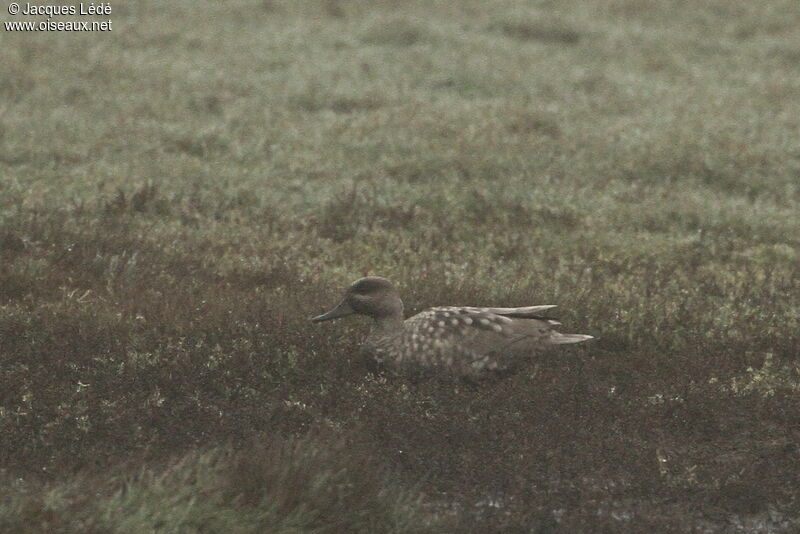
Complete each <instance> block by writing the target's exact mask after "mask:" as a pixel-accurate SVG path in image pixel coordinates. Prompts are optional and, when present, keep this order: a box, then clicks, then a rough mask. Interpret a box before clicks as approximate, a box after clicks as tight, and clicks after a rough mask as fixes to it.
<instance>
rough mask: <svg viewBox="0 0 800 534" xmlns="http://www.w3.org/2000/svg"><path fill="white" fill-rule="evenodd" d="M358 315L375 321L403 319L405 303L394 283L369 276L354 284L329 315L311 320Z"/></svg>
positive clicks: (326, 319) (316, 321) (317, 321)
mask: <svg viewBox="0 0 800 534" xmlns="http://www.w3.org/2000/svg"><path fill="white" fill-rule="evenodd" d="M354 313H358V314H361V315H366V316H368V317H372V318H373V319H378V320H380V319H385V318H398V317H399V318H400V319H401V320H402V318H403V301H401V300H400V297H399V296H398V294H397V291H395V289H394V286H393V285H392V283H391V282H390V281H389V280H387V279H386V278H381V277H380V276H367V277H366V278H361V279H360V280H356V281H355V282H353V283H352V284H351V285H350V287H349V288H347V291H346V292H345V294H344V298H343V299H342V301H341V302H340V303H339V304H337V305H336V307H335V308H333V309H332V310H331V311H329V312H328V313H323V314H322V315H318V316H316V317H312V318H311V322H313V323H319V322H322V321H328V320H330V319H338V318H339V317H344V316H345V315H351V314H354Z"/></svg>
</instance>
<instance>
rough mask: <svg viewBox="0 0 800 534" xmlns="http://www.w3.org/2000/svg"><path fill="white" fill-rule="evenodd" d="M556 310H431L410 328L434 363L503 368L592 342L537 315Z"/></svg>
mask: <svg viewBox="0 0 800 534" xmlns="http://www.w3.org/2000/svg"><path fill="white" fill-rule="evenodd" d="M553 307H554V306H529V307H526V308H474V307H442V308H430V309H428V310H425V311H423V312H421V313H419V314H417V315H415V316H413V317H411V318H410V319H408V320H407V321H406V330H407V332H409V334H410V336H411V337H412V339H414V340H415V342H416V343H419V347H420V349H421V350H420V351H419V352H420V353H421V354H424V355H425V356H423V357H424V358H429V359H431V361H430V362H429V363H438V364H443V365H450V366H456V367H463V366H468V367H471V368H474V369H475V370H480V369H483V368H488V369H493V368H500V367H503V366H504V365H503V362H502V360H504V359H505V358H506V357H509V356H513V355H518V354H523V353H530V352H531V351H534V350H536V349H540V348H543V347H545V346H548V345H555V344H562V343H579V342H581V341H586V340H587V339H591V336H583V335H577V334H560V333H558V332H556V331H555V330H553V327H554V326H556V325H559V324H560V323H559V322H558V321H554V320H552V319H546V318H543V317H539V316H538V314H539V313H541V312H542V311H546V310H547V309H551V308H553ZM495 310H498V311H502V312H503V313H497V312H496V311H495Z"/></svg>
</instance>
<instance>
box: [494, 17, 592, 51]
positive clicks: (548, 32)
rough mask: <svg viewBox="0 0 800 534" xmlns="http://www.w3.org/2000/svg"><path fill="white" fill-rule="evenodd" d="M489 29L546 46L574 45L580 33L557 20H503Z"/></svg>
mask: <svg viewBox="0 0 800 534" xmlns="http://www.w3.org/2000/svg"><path fill="white" fill-rule="evenodd" d="M491 29H493V30H495V31H499V32H501V33H502V34H503V35H505V36H506V37H509V38H511V39H516V40H518V41H539V42H542V43H548V44H563V45H574V44H577V43H578V42H580V40H581V38H582V37H583V35H582V33H581V32H580V31H579V30H577V29H575V28H573V27H571V26H569V25H567V24H566V23H564V22H562V21H558V20H537V21H532V20H505V21H501V22H496V23H494V24H492V26H491Z"/></svg>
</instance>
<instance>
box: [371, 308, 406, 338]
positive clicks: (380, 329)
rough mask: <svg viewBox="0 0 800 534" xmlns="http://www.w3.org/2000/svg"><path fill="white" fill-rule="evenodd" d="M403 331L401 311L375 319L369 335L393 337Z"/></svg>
mask: <svg viewBox="0 0 800 534" xmlns="http://www.w3.org/2000/svg"><path fill="white" fill-rule="evenodd" d="M402 330H403V311H402V310H400V311H399V312H397V313H392V314H391V315H383V316H381V317H375V318H374V320H373V321H372V329H371V332H370V334H372V335H377V336H393V335H396V334H398V333H400V332H401V331H402Z"/></svg>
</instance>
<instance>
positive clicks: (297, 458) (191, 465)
mask: <svg viewBox="0 0 800 534" xmlns="http://www.w3.org/2000/svg"><path fill="white" fill-rule="evenodd" d="M344 451H345V446H344V444H343V443H342V442H341V441H340V440H339V439H338V438H336V437H333V438H331V437H328V438H323V437H321V436H319V435H318V436H316V437H311V436H308V437H305V438H302V439H288V440H282V439H278V438H275V437H273V438H267V437H264V438H263V440H262V441H259V442H255V443H253V445H252V446H251V447H248V448H246V449H239V450H237V449H234V448H232V447H225V448H217V449H213V450H210V451H205V452H192V453H190V454H188V455H185V456H183V457H182V458H180V459H178V460H174V461H170V462H167V464H166V465H165V466H164V467H162V468H150V469H143V470H141V471H140V472H139V473H138V474H136V475H133V476H131V475H128V474H125V473H121V472H119V470H117V471H115V472H112V473H111V474H95V475H91V476H84V477H81V478H79V479H76V480H74V481H72V482H68V483H49V484H48V483H25V482H20V481H17V482H16V483H14V482H13V481H11V483H6V484H4V487H3V489H2V490H0V495H1V496H2V499H0V502H1V503H2V504H0V529H2V530H3V531H4V532H21V533H22V532H29V533H36V532H55V531H57V532H63V533H65V534H67V533H72V532H120V533H125V532H153V531H158V532H176V533H177V532H238V533H242V534H245V533H248V532H252V533H258V532H276V533H290V532H319V533H326V532H330V533H336V532H363V533H368V532H411V531H413V532H434V531H436V530H437V528H439V527H441V521H438V520H436V519H435V518H433V517H427V518H426V514H424V513H423V512H422V510H421V509H420V507H419V497H418V496H416V495H415V494H414V493H413V492H409V491H407V490H405V489H403V488H402V487H401V486H399V485H398V484H397V483H396V482H394V481H392V479H391V478H390V477H389V476H388V474H387V473H384V472H382V471H381V468H380V467H376V465H375V463H374V462H372V461H368V460H367V459H366V458H367V456H362V457H360V458H355V457H354V456H352V455H351V454H348V453H345V452H344ZM6 482H8V481H6ZM42 496H44V498H41V497H42ZM437 523H438V524H437Z"/></svg>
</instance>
